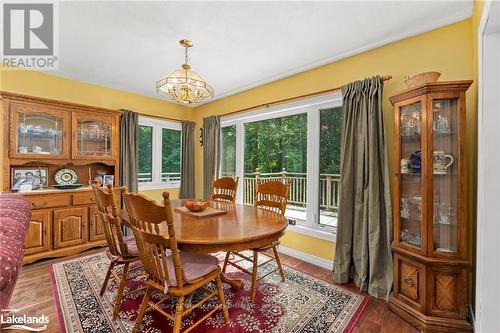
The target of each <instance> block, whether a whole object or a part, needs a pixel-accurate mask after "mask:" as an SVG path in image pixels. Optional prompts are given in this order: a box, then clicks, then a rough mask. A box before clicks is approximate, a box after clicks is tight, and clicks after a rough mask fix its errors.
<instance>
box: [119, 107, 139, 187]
mask: <svg viewBox="0 0 500 333" xmlns="http://www.w3.org/2000/svg"><path fill="white" fill-rule="evenodd" d="M121 111H122V114H121V118H120V185H121V186H127V189H128V191H129V192H137V190H138V187H139V185H138V182H137V172H138V171H137V170H138V162H137V128H138V126H139V115H138V114H137V113H136V112H133V111H129V110H121Z"/></svg>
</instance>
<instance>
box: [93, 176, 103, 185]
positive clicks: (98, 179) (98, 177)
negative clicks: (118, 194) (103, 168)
mask: <svg viewBox="0 0 500 333" xmlns="http://www.w3.org/2000/svg"><path fill="white" fill-rule="evenodd" d="M103 178H104V175H96V176H95V178H94V180H95V181H97V182H99V185H100V186H102V184H104V180H103Z"/></svg>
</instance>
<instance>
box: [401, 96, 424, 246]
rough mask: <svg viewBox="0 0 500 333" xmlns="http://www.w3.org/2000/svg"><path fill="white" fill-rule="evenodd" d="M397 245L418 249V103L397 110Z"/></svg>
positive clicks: (420, 169) (420, 136) (419, 164)
mask: <svg viewBox="0 0 500 333" xmlns="http://www.w3.org/2000/svg"><path fill="white" fill-rule="evenodd" d="M399 117H400V119H399V121H400V127H399V136H400V137H399V140H400V161H401V165H400V168H401V169H400V172H399V174H400V179H399V184H400V203H399V206H400V207H399V208H400V215H399V217H400V218H399V221H400V235H399V242H400V243H402V244H406V245H409V246H412V247H416V248H421V247H422V179H423V177H422V168H421V164H422V143H421V142H422V140H421V139H422V128H423V126H422V102H421V101H418V102H415V103H413V104H409V105H404V106H401V107H400V108H399Z"/></svg>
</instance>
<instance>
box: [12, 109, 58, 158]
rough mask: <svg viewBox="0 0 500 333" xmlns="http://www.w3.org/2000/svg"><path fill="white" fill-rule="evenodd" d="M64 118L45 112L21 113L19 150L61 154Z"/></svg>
mask: <svg viewBox="0 0 500 333" xmlns="http://www.w3.org/2000/svg"><path fill="white" fill-rule="evenodd" d="M62 124H63V120H62V118H58V117H56V116H53V115H50V114H45V113H19V115H18V129H17V133H18V134H17V135H18V137H17V139H18V140H17V145H18V146H17V152H18V153H19V154H44V155H59V154H61V152H62Z"/></svg>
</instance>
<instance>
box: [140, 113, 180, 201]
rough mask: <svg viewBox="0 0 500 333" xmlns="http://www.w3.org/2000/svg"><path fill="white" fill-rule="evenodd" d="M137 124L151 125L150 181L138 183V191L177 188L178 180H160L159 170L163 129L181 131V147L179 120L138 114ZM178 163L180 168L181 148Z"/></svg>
mask: <svg viewBox="0 0 500 333" xmlns="http://www.w3.org/2000/svg"><path fill="white" fill-rule="evenodd" d="M138 126H150V127H152V128H153V129H152V140H153V142H152V143H151V152H152V155H153V156H152V158H151V163H152V165H151V176H152V181H151V182H144V183H139V191H143V190H161V189H171V188H179V187H180V186H181V182H180V180H179V181H170V182H162V181H161V171H162V145H163V140H162V139H163V129H164V128H165V129H170V130H175V131H179V132H181V147H182V126H181V123H180V122H175V121H171V120H163V119H157V118H150V117H144V116H139V124H138ZM180 164H181V168H182V150H181V158H180Z"/></svg>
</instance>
